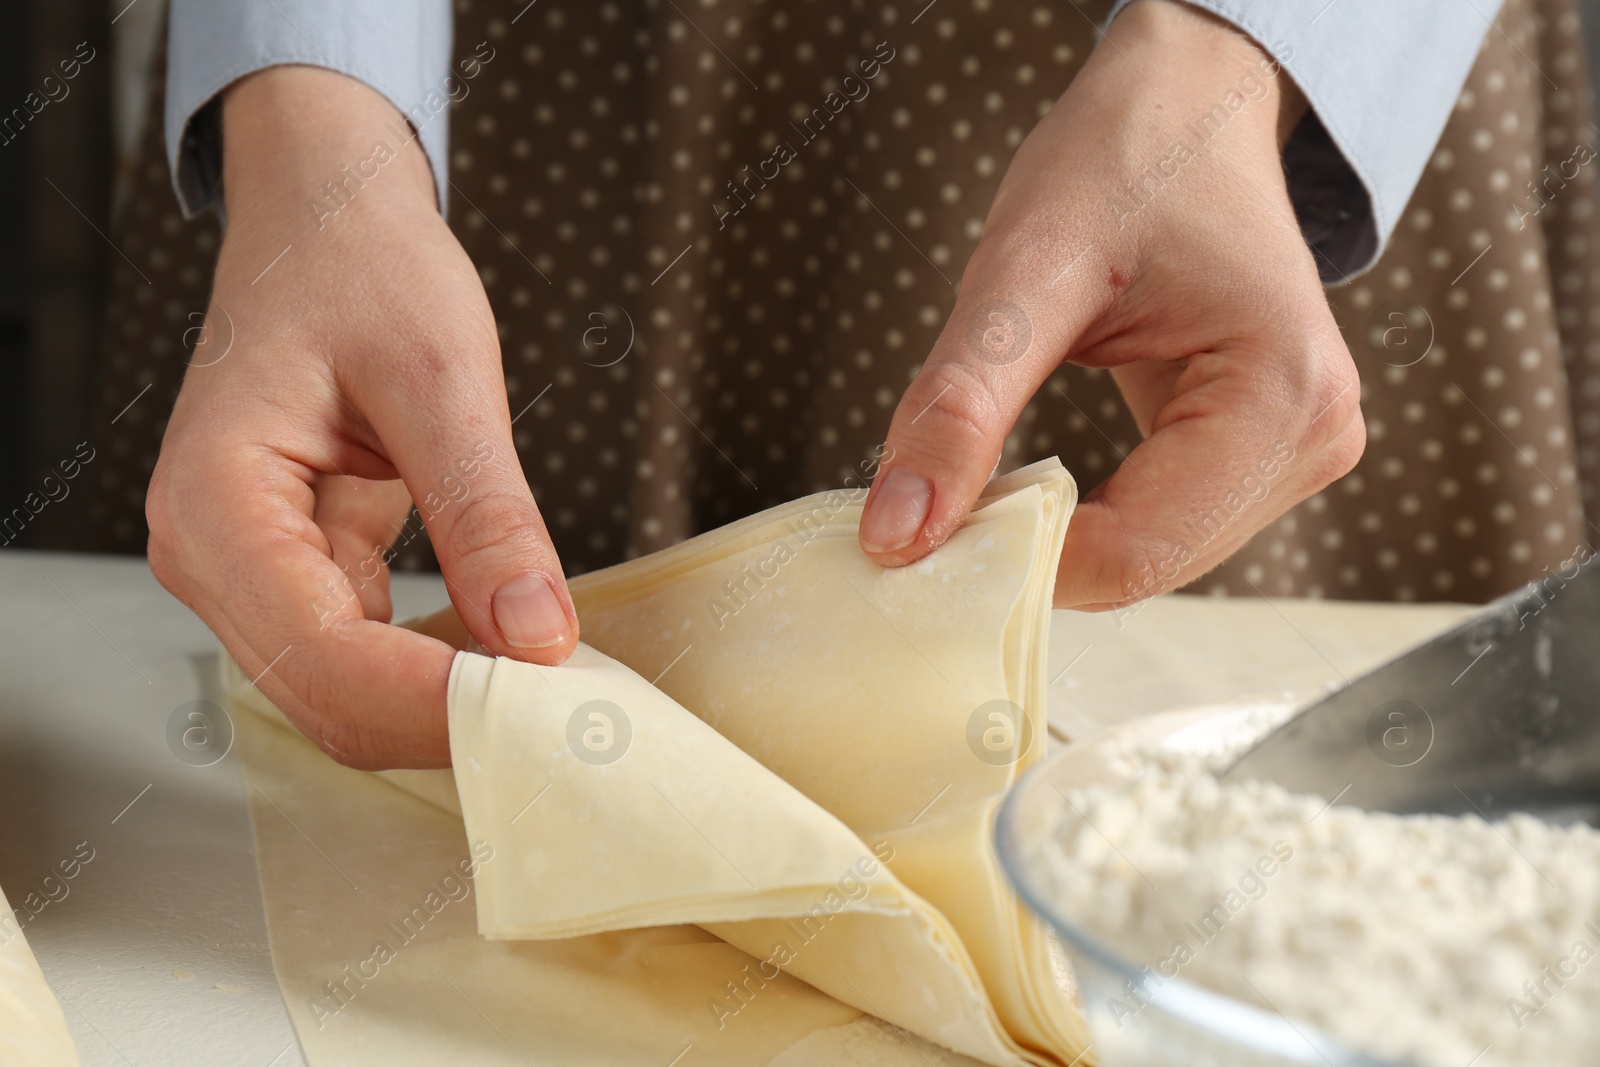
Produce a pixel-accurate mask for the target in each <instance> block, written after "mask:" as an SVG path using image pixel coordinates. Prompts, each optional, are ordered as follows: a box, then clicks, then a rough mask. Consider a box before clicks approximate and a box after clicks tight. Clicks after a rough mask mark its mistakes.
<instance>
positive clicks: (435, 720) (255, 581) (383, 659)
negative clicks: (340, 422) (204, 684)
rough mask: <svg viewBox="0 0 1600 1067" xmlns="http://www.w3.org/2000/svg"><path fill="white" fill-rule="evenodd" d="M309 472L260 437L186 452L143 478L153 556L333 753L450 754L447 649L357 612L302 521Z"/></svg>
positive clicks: (372, 760)
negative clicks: (155, 475) (176, 468)
mask: <svg viewBox="0 0 1600 1067" xmlns="http://www.w3.org/2000/svg"><path fill="white" fill-rule="evenodd" d="M241 469H244V470H249V471H250V472H251V473H250V475H249V476H247V477H241V476H240V473H239V472H240V470H241ZM311 473H312V472H311V471H310V470H309V468H306V467H304V466H303V465H301V464H299V463H296V462H295V461H293V460H291V459H289V458H288V457H286V456H283V455H281V454H279V453H277V452H275V451H273V450H271V449H269V448H266V447H265V446H259V445H237V446H233V447H232V449H231V454H230V452H229V451H208V452H206V453H205V455H204V458H202V459H200V460H197V461H193V462H189V463H188V464H187V465H185V466H183V467H182V468H181V471H180V472H178V473H175V474H173V475H171V476H170V477H169V478H167V479H164V480H162V481H161V482H160V487H159V492H158V491H157V488H158V487H157V484H156V483H155V482H153V483H152V494H151V499H150V506H149V511H150V519H151V555H150V564H151V568H152V570H154V571H155V572H156V576H157V577H158V578H159V579H160V580H161V583H162V584H163V585H165V586H166V587H167V588H168V589H170V590H172V591H173V592H174V593H175V594H176V595H177V596H178V597H179V599H181V600H183V601H184V602H185V603H187V604H188V605H189V606H190V607H191V608H192V609H193V610H194V611H195V613H196V614H198V615H199V616H200V617H201V619H202V620H203V621H204V622H205V623H206V624H207V625H208V626H210V627H211V629H212V631H213V632H214V633H215V634H216V635H217V636H218V638H219V639H220V640H221V641H222V643H223V645H224V647H225V648H227V650H228V652H229V654H230V655H232V656H233V658H234V661H235V662H237V663H238V664H239V667H240V669H241V670H243V671H244V672H245V673H246V674H247V675H248V676H250V677H251V678H252V679H254V681H255V685H256V687H257V688H258V689H260V690H261V691H262V693H263V694H264V695H265V696H266V697H267V698H268V699H269V700H271V701H272V702H273V703H274V704H275V705H277V707H278V708H279V709H280V710H282V711H283V713H284V714H285V715H286V716H288V718H289V720H290V721H291V722H293V723H294V724H295V726H296V727H298V728H299V729H300V731H301V732H302V733H304V734H305V735H306V736H307V737H309V738H310V739H311V740H312V741H314V742H316V743H317V745H318V746H319V747H321V748H322V749H323V750H324V751H325V752H327V753H328V754H329V755H330V756H332V757H333V758H334V759H336V760H337V761H339V762H340V763H343V764H345V765H347V766H350V767H357V768H361V769H364V770H371V769H378V768H388V767H446V766H449V764H450V746H449V739H448V735H447V729H446V724H447V721H448V716H447V708H446V700H445V697H446V690H447V686H448V681H449V676H450V665H451V662H452V660H453V658H454V655H455V650H454V649H452V648H451V647H450V646H449V645H447V644H445V643H443V642H442V641H438V640H435V639H434V638H432V637H428V636H425V635H423V634H420V633H416V632H413V631H411V630H406V629H402V628H400V627H397V626H390V625H388V624H386V623H381V622H376V621H373V620H369V619H367V618H366V617H365V616H364V614H363V612H362V607H361V601H360V598H359V597H358V595H357V594H356V591H355V589H354V588H353V586H352V585H351V583H350V581H349V580H348V579H347V578H346V577H345V575H344V573H343V571H341V570H340V569H339V567H338V566H337V565H336V564H335V563H334V561H333V559H332V557H331V551H330V547H329V545H328V542H327V539H326V538H325V537H324V536H323V535H322V532H321V530H320V529H319V528H318V527H317V525H316V524H315V522H314V521H313V520H312V514H313V510H314V508H315V494H314V493H313V492H312V489H311V486H310V484H308V481H309V477H310V475H311ZM173 501H181V511H179V510H178V509H176V508H174V507H173V505H172V502H173Z"/></svg>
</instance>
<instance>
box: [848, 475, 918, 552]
mask: <svg viewBox="0 0 1600 1067" xmlns="http://www.w3.org/2000/svg"><path fill="white" fill-rule="evenodd" d="M932 504H933V483H931V482H929V481H928V479H926V478H924V477H923V476H922V475H920V474H917V473H916V472H914V471H908V470H902V469H899V468H896V469H894V470H892V471H890V472H889V473H888V474H885V475H884V476H883V482H882V483H881V484H880V485H879V486H878V491H877V493H876V494H874V496H873V498H872V501H871V503H869V504H868V505H867V513H866V514H865V515H863V516H862V517H861V543H862V544H863V545H865V546H866V547H867V549H868V550H869V551H872V552H893V551H894V550H895V549H898V548H904V547H906V546H907V545H909V544H910V543H911V542H913V541H915V540H916V539H917V534H918V533H919V532H920V531H921V530H922V524H923V523H925V522H927V521H928V509H929V507H930V506H931V505H932Z"/></svg>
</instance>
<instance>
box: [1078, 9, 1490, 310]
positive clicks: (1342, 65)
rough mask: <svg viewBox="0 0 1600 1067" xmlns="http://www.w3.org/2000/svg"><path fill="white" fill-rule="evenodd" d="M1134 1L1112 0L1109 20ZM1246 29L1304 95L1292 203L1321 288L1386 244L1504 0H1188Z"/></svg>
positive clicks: (1288, 150) (1292, 164) (1290, 163)
mask: <svg viewBox="0 0 1600 1067" xmlns="http://www.w3.org/2000/svg"><path fill="white" fill-rule="evenodd" d="M1131 2H1132V0H1117V3H1116V4H1115V5H1114V6H1113V7H1112V9H1111V14H1110V16H1108V18H1107V20H1106V21H1107V24H1108V25H1109V23H1110V21H1111V19H1114V18H1116V17H1117V15H1118V14H1119V13H1120V12H1121V11H1122V9H1123V8H1125V7H1127V6H1128V4H1129V3H1131ZM1188 2H1189V3H1191V4H1193V5H1194V6H1195V7H1199V8H1202V9H1204V10H1206V11H1209V12H1211V13H1212V14H1214V15H1216V16H1218V17H1219V18H1222V19H1225V20H1226V21H1228V22H1230V23H1232V24H1233V25H1234V26H1236V27H1238V28H1239V29H1240V30H1242V31H1244V32H1245V33H1247V34H1249V35H1250V36H1251V37H1252V38H1254V40H1255V41H1256V43H1257V44H1258V45H1260V46H1261V47H1262V48H1263V49H1264V50H1265V51H1267V52H1268V53H1270V54H1271V55H1272V56H1273V58H1275V59H1276V60H1277V61H1278V63H1279V64H1280V65H1281V66H1282V67H1283V69H1284V70H1286V71H1288V72H1289V76H1290V77H1292V78H1293V79H1294V81H1295V84H1296V85H1298V86H1299V87H1300V91H1301V92H1302V93H1304V94H1305V97H1306V101H1307V103H1309V104H1310V111H1309V113H1308V114H1307V115H1306V118H1305V120H1304V121H1302V122H1301V123H1300V125H1299V126H1298V127H1296V128H1295V131H1294V133H1293V135H1292V136H1291V137H1290V139H1289V142H1288V144H1286V145H1285V146H1284V153H1283V158H1284V169H1285V172H1286V176H1287V178H1288V184H1289V198H1290V201H1291V202H1292V203H1293V204H1294V209H1295V215H1296V217H1297V218H1298V219H1299V222H1300V228H1301V231H1302V232H1303V233H1304V234H1305V238H1306V243H1307V244H1309V245H1310V246H1311V249H1312V252H1313V253H1315V255H1316V260H1317V270H1318V273H1319V274H1320V275H1321V277H1322V280H1323V282H1324V283H1328V284H1332V283H1336V282H1343V281H1348V280H1349V279H1350V278H1351V277H1352V276H1353V275H1356V274H1359V273H1360V272H1362V271H1364V270H1366V269H1367V268H1368V267H1370V266H1372V264H1373V262H1374V261H1376V260H1377V258H1378V257H1379V256H1380V255H1381V254H1382V253H1383V249H1384V246H1385V245H1386V244H1388V241H1389V235H1390V234H1391V233H1393V232H1394V228H1395V225H1396V224H1397V223H1398V222H1399V221H1400V214H1401V212H1402V211H1404V210H1405V206H1406V201H1407V200H1409V199H1410V198H1411V192H1412V190H1413V189H1415V188H1416V185H1417V181H1418V180H1419V179H1420V178H1421V176H1422V170H1423V168H1424V167H1425V166H1426V165H1427V162H1428V158H1429V156H1431V155H1432V154H1433V149H1434V145H1435V144H1436V143H1437V142H1438V140H1439V135H1440V134H1441V133H1442V132H1443V131H1444V126H1445V123H1446V122H1447V121H1448V120H1449V118H1450V112H1451V110H1452V109H1453V108H1454V107H1455V102H1456V98H1457V97H1458V96H1459V95H1460V93H1461V85H1462V83H1463V82H1464V81H1466V77H1467V74H1468V73H1469V72H1470V71H1471V69H1472V64H1473V61H1474V59H1476V57H1477V53H1478V48H1479V46H1480V45H1481V44H1482V42H1483V38H1484V35H1485V33H1487V32H1488V30H1489V27H1490V24H1491V20H1493V18H1494V17H1495V15H1496V13H1498V12H1499V10H1500V3H1501V0H1475V2H1473V3H1471V4H1468V5H1467V7H1468V8H1469V9H1470V10H1467V11H1465V12H1463V11H1461V10H1459V9H1458V7H1457V4H1456V3H1455V2H1453V0H1412V2H1410V3H1405V4H1397V3H1395V2H1394V0H1299V2H1289V0H1188Z"/></svg>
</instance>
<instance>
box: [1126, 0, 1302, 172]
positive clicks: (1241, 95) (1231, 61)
mask: <svg viewBox="0 0 1600 1067" xmlns="http://www.w3.org/2000/svg"><path fill="white" fill-rule="evenodd" d="M1107 36H1108V37H1109V38H1111V39H1112V40H1113V41H1114V42H1115V43H1116V44H1117V45H1118V46H1119V47H1120V48H1121V49H1122V50H1123V51H1124V52H1125V53H1128V54H1129V55H1130V60H1131V61H1133V62H1136V63H1138V65H1139V66H1140V67H1141V68H1142V69H1144V70H1145V71H1147V72H1148V73H1149V74H1150V75H1151V77H1153V78H1154V79H1156V80H1157V81H1158V82H1162V83H1165V82H1167V81H1168V80H1169V79H1171V80H1176V81H1179V82H1181V83H1182V84H1181V85H1174V86H1172V88H1174V89H1176V90H1178V93H1177V94H1175V95H1180V96H1181V98H1182V99H1183V100H1184V103H1185V104H1186V106H1189V107H1191V108H1192V107H1194V106H1195V105H1196V104H1199V103H1201V102H1204V105H1205V106H1210V105H1213V104H1221V105H1223V106H1225V107H1228V108H1229V111H1230V113H1232V114H1236V115H1238V116H1239V117H1240V118H1243V119H1244V120H1245V121H1244V122H1242V123H1240V125H1241V126H1242V127H1243V128H1246V129H1249V130H1252V131H1254V132H1256V133H1258V134H1262V135H1270V137H1271V140H1272V143H1273V144H1274V146H1275V147H1276V148H1278V149H1281V148H1282V146H1283V145H1284V144H1285V143H1286V142H1287V141H1288V139H1289V136H1290V135H1291V134H1292V133H1293V132H1294V129H1295V127H1296V126H1298V125H1299V123H1300V120H1301V119H1302V118H1304V117H1305V113H1306V110H1307V106H1308V105H1307V102H1306V99H1305V95H1304V94H1303V93H1301V92H1300V89H1299V87H1298V86H1297V85H1295V84H1294V80H1293V79H1292V78H1291V77H1290V76H1289V74H1288V72H1287V71H1285V70H1284V69H1283V67H1282V64H1281V63H1280V61H1279V58H1278V57H1277V56H1276V55H1274V54H1273V53H1272V52H1271V51H1270V50H1269V49H1268V48H1267V47H1266V46H1264V45H1263V44H1261V43H1258V42H1257V41H1256V40H1255V39H1254V38H1252V37H1250V36H1249V35H1247V34H1245V33H1244V32H1242V31H1241V30H1239V29H1238V28H1237V27H1235V26H1234V25H1232V24H1231V23H1229V22H1227V21H1226V20H1225V19H1222V18H1220V17H1218V16H1217V15H1214V14H1212V13H1211V12H1210V11H1207V10H1205V9H1204V8H1201V7H1197V6H1194V5H1192V4H1189V3H1185V2H1182V0H1134V2H1133V3H1131V4H1129V5H1128V6H1127V7H1126V8H1125V9H1124V10H1123V11H1122V13H1121V14H1120V15H1118V17H1117V18H1116V20H1115V21H1114V22H1113V23H1112V24H1111V27H1110V28H1109V30H1108V34H1107ZM1133 54H1138V55H1139V56H1140V57H1148V58H1149V59H1150V64H1146V63H1145V62H1144V61H1143V58H1141V59H1137V60H1133V59H1131V56H1132V55H1133ZM1163 87H1164V88H1165V87H1166V86H1165V85H1163ZM1196 94H1198V95H1196Z"/></svg>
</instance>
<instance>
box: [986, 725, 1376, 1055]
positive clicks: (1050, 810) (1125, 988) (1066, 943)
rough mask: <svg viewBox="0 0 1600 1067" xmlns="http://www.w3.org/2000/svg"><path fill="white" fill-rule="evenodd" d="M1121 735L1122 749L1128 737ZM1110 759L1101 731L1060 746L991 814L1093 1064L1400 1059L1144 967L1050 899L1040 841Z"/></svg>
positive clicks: (1106, 778)
mask: <svg viewBox="0 0 1600 1067" xmlns="http://www.w3.org/2000/svg"><path fill="white" fill-rule="evenodd" d="M1218 710H1219V709H1206V710H1192V711H1186V712H1179V713H1171V714H1169V715H1166V716H1155V717H1152V719H1151V720H1146V721H1142V722H1141V723H1140V724H1139V727H1138V729H1137V730H1136V731H1134V735H1133V739H1138V738H1141V737H1152V736H1160V735H1162V734H1164V733H1167V732H1169V731H1171V730H1174V729H1176V728H1180V727H1182V726H1183V725H1184V721H1185V720H1187V721H1188V722H1189V723H1199V722H1203V721H1204V720H1205V719H1206V717H1207V714H1208V713H1209V715H1210V716H1212V717H1215V716H1216V715H1217V713H1218ZM1160 720H1166V722H1161V721H1160ZM1111 732H1112V733H1115V732H1116V731H1111ZM1120 740H1121V741H1122V743H1123V748H1124V750H1125V749H1126V748H1127V742H1128V741H1129V740H1130V739H1129V738H1128V737H1123V738H1121V739H1120ZM1116 763H1117V752H1116V751H1115V750H1114V749H1113V748H1112V746H1111V745H1109V744H1108V743H1107V742H1106V741H1105V740H1103V739H1092V740H1090V741H1089V742H1086V743H1083V744H1078V745H1072V746H1070V747H1067V748H1064V749H1061V750H1058V751H1056V752H1054V753H1053V754H1051V755H1050V756H1049V757H1048V758H1046V760H1045V761H1044V762H1043V763H1042V764H1040V765H1039V766H1038V767H1035V768H1034V769H1033V770H1032V771H1030V772H1028V774H1026V775H1025V776H1024V777H1023V779H1022V781H1020V782H1019V783H1018V784H1017V786H1016V787H1015V788H1014V789H1013V790H1012V791H1011V793H1010V795H1009V796H1007V798H1006V800H1005V803H1004V804H1003V805H1002V806H1001V809H1000V814H999V817H998V818H997V819H996V823H995V841H996V846H997V848H998V851H999V856H1000V864H1001V866H1002V867H1003V868H1004V870H1005V872H1006V876H1007V877H1008V878H1009V879H1010V881H1011V884H1012V885H1013V886H1014V887H1015V888H1016V891H1017V894H1018V895H1019V896H1020V897H1021V898H1022V899H1023V901H1024V902H1025V903H1026V904H1027V905H1028V907H1029V908H1031V909H1032V910H1033V911H1034V912H1035V913H1036V914H1037V915H1039V916H1040V918H1042V919H1043V920H1044V922H1045V923H1046V924H1047V926H1048V928H1049V930H1050V932H1051V933H1052V934H1053V935H1054V937H1055V939H1056V942H1057V945H1058V946H1059V947H1060V949H1061V950H1062V951H1063V953H1064V954H1065V956H1066V958H1067V960H1068V961H1070V963H1071V966H1072V971H1073V973H1074V976H1075V978H1076V980H1077V987H1078V989H1077V991H1078V997H1079V999H1080V1002H1081V1003H1080V1004H1079V1005H1078V1006H1079V1007H1080V1009H1081V1011H1082V1013H1083V1015H1084V1018H1085V1021H1086V1022H1087V1024H1088V1028H1089V1038H1090V1041H1092V1042H1093V1044H1092V1047H1091V1049H1090V1053H1089V1055H1090V1056H1091V1057H1092V1058H1093V1059H1094V1061H1095V1062H1096V1063H1098V1064H1100V1067H1287V1065H1291V1064H1294V1065H1301V1064H1319V1065H1322V1067H1403V1065H1401V1064H1397V1063H1393V1062H1391V1061H1386V1060H1380V1059H1375V1058H1373V1057H1372V1056H1370V1055H1366V1054H1364V1053H1361V1052H1358V1051H1356V1050H1355V1049H1352V1048H1350V1047H1349V1046H1348V1045H1346V1044H1344V1043H1343V1042H1341V1041H1339V1040H1337V1039H1335V1038H1333V1037H1330V1036H1328V1035H1327V1034H1326V1033H1323V1032H1320V1031H1318V1030H1316V1029H1315V1028H1313V1027H1312V1026H1310V1025H1309V1024H1305V1023H1301V1022H1298V1021H1293V1020H1290V1019H1288V1018H1285V1017H1284V1016H1282V1015H1279V1014H1277V1013H1276V1012H1272V1011H1267V1010H1265V1009H1263V1008H1259V1007H1257V1006H1255V1005H1254V1004H1247V1003H1245V1002H1244V1001H1241V1000H1237V999H1235V998H1233V997H1230V996H1227V995H1225V994H1222V993H1217V992H1213V991H1212V990H1209V989H1205V988H1203V987H1201V986H1198V985H1196V984H1194V983H1193V982H1189V981H1185V980H1184V979H1183V978H1181V977H1179V978H1171V979H1168V978H1165V977H1162V976H1160V975H1159V974H1156V973H1154V972H1151V971H1150V970H1149V969H1148V968H1141V967H1140V966H1139V965H1138V964H1136V963H1134V962H1132V961H1131V960H1130V959H1129V958H1128V957H1126V956H1123V955H1121V954H1119V952H1118V951H1117V948H1116V946H1115V945H1113V944H1109V943H1107V942H1106V941H1104V940H1102V939H1101V938H1100V937H1099V935H1097V934H1094V933H1092V932H1091V931H1090V930H1089V929H1088V927H1086V926H1085V925H1083V924H1081V923H1080V922H1079V921H1078V919H1077V917H1076V916H1073V915H1068V914H1065V913H1063V911H1062V910H1061V909H1060V908H1059V907H1058V906H1057V905H1056V904H1054V903H1053V902H1052V900H1051V894H1050V881H1049V878H1048V877H1047V876H1046V875H1045V873H1044V872H1043V870H1042V869H1041V866H1040V864H1039V862H1038V860H1037V859H1036V853H1037V850H1038V848H1039V845H1040V844H1041V843H1042V842H1044V841H1045V840H1047V838H1048V837H1049V836H1050V834H1051V833H1052V831H1053V830H1054V827H1055V825H1056V822H1057V820H1058V819H1059V817H1060V814H1061V812H1062V811H1067V810H1070V809H1069V808H1067V804H1066V800H1065V797H1064V794H1066V793H1068V792H1070V791H1071V790H1073V789H1077V788H1082V787H1084V786H1086V785H1092V784H1109V783H1113V782H1116V781H1118V780H1120V779H1122V778H1123V777H1125V775H1123V774H1120V773H1119V772H1118V770H1117V769H1116ZM1062 995H1063V996H1070V995H1071V994H1070V993H1067V992H1063V993H1062Z"/></svg>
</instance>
